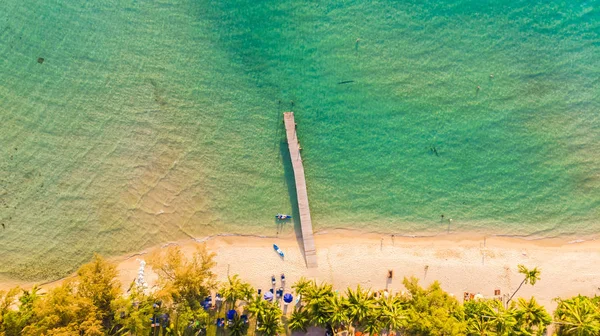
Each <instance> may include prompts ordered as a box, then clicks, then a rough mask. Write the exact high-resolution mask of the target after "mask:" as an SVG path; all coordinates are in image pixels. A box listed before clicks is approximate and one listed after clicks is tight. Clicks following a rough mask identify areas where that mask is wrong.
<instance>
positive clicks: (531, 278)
mask: <svg viewBox="0 0 600 336" xmlns="http://www.w3.org/2000/svg"><path fill="white" fill-rule="evenodd" d="M517 267H518V269H519V273H521V274H523V275H524V278H523V281H521V283H520V284H519V287H517V289H516V290H515V291H514V292H513V293H512V295H511V296H510V298H508V300H507V301H506V305H508V304H509V303H510V301H512V299H513V297H514V296H515V295H516V294H517V292H518V291H519V289H521V287H523V285H525V284H530V285H532V286H533V285H535V283H536V282H538V280H540V274H541V271H540V269H539V268H538V267H534V268H532V269H529V268H527V267H525V265H518V266H517Z"/></svg>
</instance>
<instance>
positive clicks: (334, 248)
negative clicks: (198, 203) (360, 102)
mask: <svg viewBox="0 0 600 336" xmlns="http://www.w3.org/2000/svg"><path fill="white" fill-rule="evenodd" d="M484 239H485V242H484ZM315 241H316V246H317V253H318V262H319V267H318V268H317V269H306V267H305V263H304V258H303V256H302V254H301V250H300V247H299V245H298V242H297V241H296V239H295V238H293V237H289V238H255V237H234V236H229V237H214V238H211V239H209V240H207V241H206V242H205V244H206V245H207V247H208V248H209V250H211V251H213V252H215V253H216V254H217V256H216V258H215V260H216V262H217V266H216V268H215V271H216V273H217V274H218V278H219V280H225V279H226V277H227V274H228V273H229V274H236V273H237V274H239V275H240V276H241V277H242V279H244V280H245V281H248V282H250V283H251V284H252V285H253V286H255V287H256V288H262V289H263V291H264V290H268V289H269V288H271V282H270V277H271V275H272V274H274V275H275V276H276V277H277V279H278V284H277V286H278V287H279V286H280V285H279V275H280V274H281V273H285V275H286V278H287V289H288V290H289V287H290V285H291V284H293V283H294V281H296V280H297V279H298V278H299V277H301V276H305V277H308V278H315V279H317V280H318V281H327V282H331V283H333V284H334V287H335V288H336V289H339V290H345V288H346V287H348V286H351V287H356V285H357V284H360V285H361V286H363V287H365V288H372V289H373V290H379V289H385V288H388V289H390V290H392V291H400V290H402V289H403V286H402V278H403V277H404V276H415V277H417V278H419V279H420V283H421V284H422V285H428V284H430V283H432V282H433V281H435V280H438V281H439V282H440V283H441V285H442V288H444V290H446V291H448V292H449V293H451V294H454V295H455V296H456V297H457V298H458V299H459V300H461V301H462V295H463V292H472V293H481V294H482V295H484V296H491V295H493V293H494V289H500V290H501V292H502V294H508V293H511V292H512V291H514V290H515V289H516V288H517V287H518V285H519V284H520V282H521V280H522V279H523V277H522V275H521V274H519V273H518V272H517V265H518V264H524V265H525V266H527V267H534V266H538V267H540V268H541V270H542V273H541V280H540V281H539V282H538V283H537V284H536V285H535V286H530V285H524V286H523V288H522V289H521V291H520V292H519V294H518V295H517V296H522V297H530V296H532V295H533V296H535V297H536V298H537V300H538V302H540V303H541V304H543V305H545V306H546V307H547V308H548V309H549V310H552V309H554V307H555V304H554V303H553V302H552V300H553V299H554V298H556V297H559V296H560V297H568V296H572V295H577V294H583V295H594V294H600V290H599V289H598V288H599V287H600V268H598V267H597V265H599V264H600V244H599V243H598V242H596V241H589V242H580V243H573V244H569V243H568V242H566V241H561V240H536V241H527V240H522V239H513V238H510V239H509V238H498V237H488V238H484V237H475V236H472V235H470V236H464V237H462V236H458V235H448V236H443V237H433V238H405V237H396V238H394V239H392V238H391V236H381V235H376V234H365V233H359V232H351V231H335V232H331V233H327V234H317V235H316V236H315ZM273 243H276V244H278V245H279V246H280V248H281V249H282V250H283V251H284V252H285V260H282V259H281V258H280V257H279V256H278V255H277V254H276V253H275V251H273V247H272V244H273ZM177 244H178V245H180V246H181V247H182V248H183V250H184V251H185V252H186V253H190V254H191V253H192V252H193V251H194V250H195V245H196V244H198V243H197V242H194V241H191V240H188V241H182V242H177ZM156 248H161V247H156ZM156 248H154V249H156ZM152 250H153V249H149V250H147V251H143V252H142V254H141V255H137V256H133V257H129V258H125V257H122V258H115V259H114V260H115V262H118V269H119V272H120V280H121V282H122V283H123V285H124V286H128V285H129V284H130V283H131V281H132V280H133V279H134V278H135V277H136V276H137V272H138V268H139V261H138V260H139V259H143V258H144V257H145V254H144V253H149V252H152ZM388 270H393V271H394V278H393V280H392V281H391V282H387V278H386V277H387V271H388ZM155 279H156V278H155V275H153V274H151V271H150V269H149V268H147V280H148V282H150V283H152V282H153V281H154V280H155ZM0 287H4V286H0Z"/></svg>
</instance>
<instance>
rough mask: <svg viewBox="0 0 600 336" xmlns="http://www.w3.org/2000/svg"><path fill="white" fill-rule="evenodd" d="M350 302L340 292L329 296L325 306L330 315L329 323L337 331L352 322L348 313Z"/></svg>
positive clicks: (327, 313)
mask: <svg viewBox="0 0 600 336" xmlns="http://www.w3.org/2000/svg"><path fill="white" fill-rule="evenodd" d="M347 308H348V302H347V301H346V299H345V298H344V297H342V296H340V295H339V294H338V293H335V294H334V295H333V296H332V297H330V298H329V302H327V305H326V306H325V311H326V315H327V316H329V323H331V326H332V328H333V330H334V331H335V332H336V333H337V332H339V330H340V329H342V328H344V326H347V325H348V324H349V322H350V319H349V318H348V314H347Z"/></svg>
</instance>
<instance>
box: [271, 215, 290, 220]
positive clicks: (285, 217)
mask: <svg viewBox="0 0 600 336" xmlns="http://www.w3.org/2000/svg"><path fill="white" fill-rule="evenodd" d="M275 218H277V219H290V218H292V216H290V215H285V214H277V215H275Z"/></svg>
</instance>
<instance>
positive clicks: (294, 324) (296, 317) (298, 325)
mask: <svg viewBox="0 0 600 336" xmlns="http://www.w3.org/2000/svg"><path fill="white" fill-rule="evenodd" d="M309 323H310V319H309V316H308V313H307V312H306V311H305V310H303V309H297V310H295V311H294V312H293V313H292V315H291V316H290V318H289V319H288V323H287V327H288V329H289V330H291V331H302V332H306V331H307V330H308V325H309Z"/></svg>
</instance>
